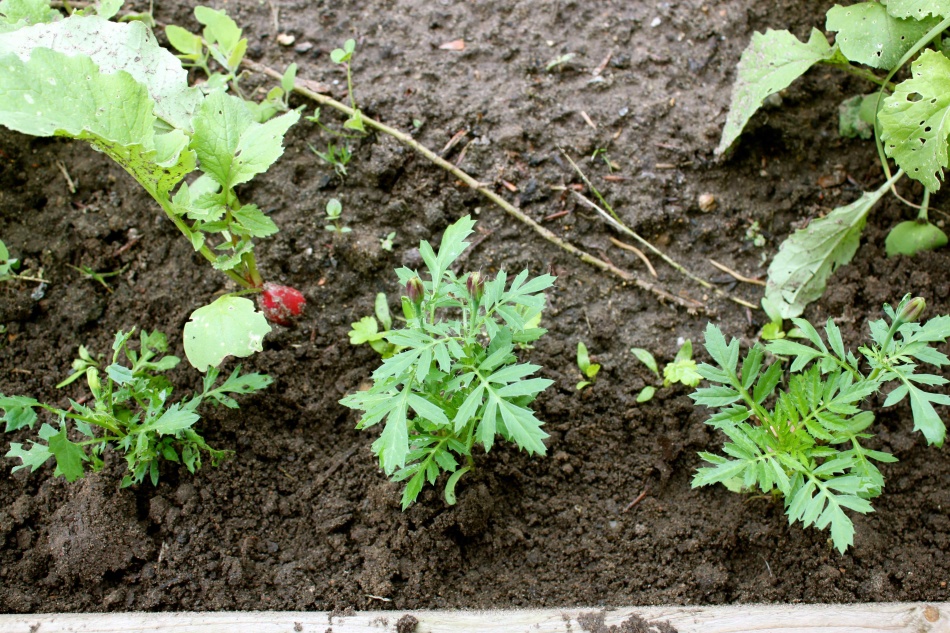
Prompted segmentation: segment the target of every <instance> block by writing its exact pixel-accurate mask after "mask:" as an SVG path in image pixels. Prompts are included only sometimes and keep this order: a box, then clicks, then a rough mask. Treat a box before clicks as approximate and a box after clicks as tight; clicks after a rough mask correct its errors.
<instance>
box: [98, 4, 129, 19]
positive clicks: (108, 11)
mask: <svg viewBox="0 0 950 633" xmlns="http://www.w3.org/2000/svg"><path fill="white" fill-rule="evenodd" d="M124 3H125V0H99V2H98V3H96V15H98V16H99V17H100V18H102V19H103V20H111V19H112V18H114V17H115V15H116V14H117V13H118V12H119V10H120V9H121V8H122V5H123V4H124Z"/></svg>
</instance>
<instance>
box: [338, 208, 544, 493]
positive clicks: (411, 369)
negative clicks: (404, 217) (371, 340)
mask: <svg viewBox="0 0 950 633" xmlns="http://www.w3.org/2000/svg"><path fill="white" fill-rule="evenodd" d="M474 225H475V222H474V221H473V220H471V219H470V218H468V217H465V218H462V219H461V220H459V221H457V222H456V223H455V224H453V225H451V226H449V227H448V228H447V229H446V230H445V233H444V234H443V236H442V243H441V245H440V246H439V250H438V253H436V252H435V251H434V250H433V248H432V247H431V246H430V245H429V243H428V242H425V241H423V242H422V243H421V244H420V245H419V252H420V253H421V254H422V259H423V261H424V262H425V264H426V267H427V269H428V272H429V280H428V281H423V280H422V279H421V278H420V276H419V274H418V273H417V272H416V271H414V270H409V269H407V268H400V269H398V270H397V271H396V274H397V275H398V276H399V281H400V282H401V283H402V284H404V285H405V288H406V296H404V297H403V301H402V303H403V312H404V313H405V315H406V319H407V320H406V327H405V328H404V329H400V330H392V331H389V332H388V333H386V334H385V335H384V339H385V340H386V341H388V342H389V343H391V344H393V345H397V346H401V347H402V348H403V349H402V351H400V352H399V353H396V354H394V355H393V356H392V357H390V358H387V359H384V360H383V363H382V365H381V366H380V367H379V368H378V369H377V370H376V371H375V372H373V381H374V382H373V386H372V387H371V388H370V389H368V390H366V391H359V392H356V393H353V394H351V395H348V396H346V397H345V398H343V400H341V401H340V403H341V404H343V405H345V406H347V407H350V408H352V409H358V410H360V411H362V412H363V415H362V417H361V418H360V421H359V423H358V424H357V428H361V429H366V428H370V427H372V426H375V425H377V424H380V423H382V422H383V421H384V420H385V421H386V423H385V428H384V430H383V432H382V435H380V437H379V439H378V440H376V441H375V442H374V443H373V451H374V452H375V453H376V455H377V456H378V457H379V463H380V466H381V467H382V468H383V470H384V471H385V472H386V474H387V475H391V476H392V478H393V480H394V481H405V482H406V487H405V490H404V491H403V495H402V506H403V509H405V508H407V507H408V506H409V505H410V504H411V503H412V502H413V501H415V499H416V498H417V497H418V496H419V493H420V492H421V490H422V488H423V486H424V485H425V483H426V482H428V483H429V484H432V485H435V483H436V482H437V480H438V479H439V475H440V474H441V473H443V472H447V473H451V475H450V476H449V477H448V478H447V479H446V481H445V500H446V502H447V503H449V504H453V503H455V487H456V484H457V483H458V481H459V478H461V477H462V476H463V475H464V474H465V473H467V472H470V471H471V470H472V469H473V468H474V467H475V461H474V458H473V457H472V450H473V448H474V446H475V445H476V444H480V445H481V446H482V447H483V448H484V450H485V451H486V452H487V451H488V450H490V449H491V447H492V445H493V444H494V442H495V436H496V435H498V434H500V435H501V436H502V437H503V438H505V439H506V440H508V441H511V442H514V443H515V444H517V445H518V447H520V448H522V449H524V450H526V451H528V452H529V453H532V454H544V453H545V451H546V448H545V446H544V443H543V440H544V438H546V437H547V433H545V432H544V431H543V430H542V429H541V426H542V422H541V421H539V420H538V419H537V418H535V417H534V414H533V413H532V411H531V410H530V409H529V408H528V405H529V404H530V403H531V402H532V401H533V400H534V399H535V398H536V397H537V395H538V394H539V393H540V392H541V391H543V390H544V389H545V388H547V387H548V386H549V385H551V384H552V381H551V380H548V379H545V378H528V376H530V375H531V374H533V373H535V372H536V371H538V370H539V369H541V368H540V367H539V366H537V365H531V364H520V363H518V360H517V358H516V356H515V353H514V350H515V345H516V344H517V343H524V342H531V341H534V340H537V339H538V338H539V337H540V336H541V335H542V334H544V332H545V331H544V330H543V329H541V328H528V327H527V322H528V321H530V320H531V319H532V318H533V317H534V316H535V315H536V314H538V313H540V312H541V310H542V309H543V307H544V301H545V300H544V290H546V289H547V288H548V287H550V286H551V285H552V284H553V283H554V277H552V276H550V275H542V276H540V277H535V278H533V279H529V278H528V271H523V272H521V273H519V274H518V275H517V276H515V277H514V278H513V279H511V280H510V281H509V280H508V275H507V274H506V273H505V272H503V271H502V272H499V273H498V275H497V276H496V277H495V278H494V279H492V280H490V281H488V280H485V279H484V278H483V277H482V276H481V275H480V274H479V273H467V274H465V275H463V276H462V277H457V276H456V275H455V273H454V272H452V263H453V262H454V261H455V260H456V259H457V258H458V257H459V256H460V255H461V254H462V252H463V251H464V250H465V249H466V248H467V247H468V246H469V242H467V241H465V240H466V238H467V237H468V236H470V235H471V234H472V229H473V227H474ZM459 459H461V460H463V462H462V463H460V461H459Z"/></svg>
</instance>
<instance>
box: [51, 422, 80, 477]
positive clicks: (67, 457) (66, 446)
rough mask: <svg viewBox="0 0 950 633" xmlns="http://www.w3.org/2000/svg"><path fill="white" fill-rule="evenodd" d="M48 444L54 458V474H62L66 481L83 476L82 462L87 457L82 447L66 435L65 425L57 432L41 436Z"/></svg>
mask: <svg viewBox="0 0 950 633" xmlns="http://www.w3.org/2000/svg"><path fill="white" fill-rule="evenodd" d="M43 439H45V440H46V442H47V444H48V445H49V451H50V453H52V454H53V457H55V458H56V470H54V471H53V474H54V475H55V476H58V475H62V476H63V477H65V478H66V481H70V482H71V481H76V480H77V479H79V478H81V477H82V476H83V466H82V464H83V462H85V461H88V460H89V457H88V456H87V455H86V453H85V452H84V451H83V449H82V447H81V446H79V445H78V444H74V443H73V442H70V441H69V438H67V437H66V427H62V428H61V429H60V430H59V433H56V434H55V435H49V436H48V437H45V438H43Z"/></svg>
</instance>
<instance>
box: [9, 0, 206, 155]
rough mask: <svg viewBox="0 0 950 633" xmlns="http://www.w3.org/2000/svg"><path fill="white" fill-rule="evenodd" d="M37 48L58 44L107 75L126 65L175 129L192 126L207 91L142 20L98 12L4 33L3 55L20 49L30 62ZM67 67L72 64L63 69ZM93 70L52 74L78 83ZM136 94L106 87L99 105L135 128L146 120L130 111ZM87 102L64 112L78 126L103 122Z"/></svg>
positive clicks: (62, 84)
mask: <svg viewBox="0 0 950 633" xmlns="http://www.w3.org/2000/svg"><path fill="white" fill-rule="evenodd" d="M37 48H45V49H52V50H54V51H56V52H59V53H63V54H65V55H67V56H69V57H70V58H76V57H88V58H90V59H91V60H92V61H93V62H94V63H95V64H96V65H97V66H98V67H99V69H100V72H101V73H102V74H103V75H109V76H112V77H114V78H118V76H119V73H118V71H120V70H124V71H125V72H127V73H129V75H131V78H132V79H134V80H135V81H136V82H137V83H138V84H141V85H142V86H144V87H145V89H146V90H147V91H148V94H149V95H150V96H151V98H152V100H153V101H154V108H155V116H156V117H158V118H159V119H162V120H164V121H166V122H167V123H169V124H170V125H171V126H172V127H174V128H177V129H180V130H186V131H188V130H190V129H191V126H190V122H191V118H192V116H193V114H194V111H195V108H196V107H197V105H198V101H199V100H200V99H201V93H200V91H199V90H198V89H196V88H192V87H189V85H188V73H187V72H186V71H185V70H184V69H183V68H182V67H181V62H180V61H179V60H178V58H176V57H175V56H174V55H172V54H171V53H170V52H169V51H167V50H166V49H164V48H162V47H161V46H159V45H158V42H157V41H156V40H155V37H154V36H153V35H152V33H151V31H149V29H148V28H147V27H146V26H145V25H144V24H142V23H141V22H130V23H125V24H119V23H116V22H109V21H107V20H103V19H102V18H100V17H95V16H86V17H81V16H72V17H69V18H66V19H65V20H61V21H59V22H54V23H52V24H38V25H36V26H33V27H29V28H25V29H19V30H17V31H13V32H10V33H5V34H2V35H0V56H2V55H4V54H6V53H14V54H16V55H17V56H18V57H19V58H20V59H21V60H22V61H26V60H27V59H30V57H31V55H32V53H33V51H34V49H37ZM66 70H69V69H61V71H66ZM88 74H89V73H88V70H87V72H86V73H85V74H83V75H78V74H72V75H63V74H62V72H60V73H56V74H55V75H52V76H53V78H54V79H55V78H56V76H57V75H58V76H68V77H70V78H71V79H72V80H73V83H76V84H81V83H83V82H79V81H76V79H77V77H85V76H87V75H88ZM49 76H50V75H49V72H48V71H47V76H41V77H40V76H38V77H35V79H34V82H33V83H40V79H41V78H42V81H43V82H46V83H48V82H49ZM27 85H30V84H27ZM120 85H121V84H120ZM30 87H32V88H34V89H36V88H38V87H37V86H30ZM50 88H51V90H49V91H47V92H54V93H55V91H56V90H64V89H66V88H78V86H75V87H70V86H68V83H67V82H65V81H63V82H57V84H55V85H53V84H50ZM100 92H102V91H100ZM130 96H131V93H130V95H128V96H127V95H126V93H125V92H121V93H120V92H115V91H114V89H113V90H112V91H105V92H102V94H100V95H99V99H98V101H100V102H101V103H100V104H97V105H98V107H102V106H105V107H106V110H107V115H108V116H110V117H116V118H118V117H123V118H127V123H125V127H134V125H130V124H132V123H133V122H134V123H135V124H140V123H141V121H140V119H141V115H139V114H135V109H133V110H131V111H128V112H127V111H126V108H127V106H128V105H129V102H128V101H127V100H128V99H129V98H130ZM84 101H85V102H84V103H82V106H83V107H82V108H80V109H78V110H73V109H71V108H70V109H64V111H63V113H62V114H61V116H62V115H72V118H73V119H74V125H75V124H76V123H77V122H78V121H83V122H85V123H87V124H91V123H98V122H99V118H100V117H101V114H102V111H100V110H98V109H97V107H93V106H92V104H91V103H90V102H89V101H88V100H84ZM36 103H37V104H38V105H43V104H44V103H49V104H52V103H56V102H55V101H53V100H51V99H50V100H47V101H45V102H44V101H37V102H36ZM132 103H135V102H134V101H133V102H132ZM136 108H137V106H136ZM108 111H112V112H108ZM87 112H88V114H87ZM53 115H54V113H53V112H51V111H48V112H46V113H45V116H53ZM64 129H67V128H64ZM37 136H40V135H39V134H37ZM44 136H45V135H44Z"/></svg>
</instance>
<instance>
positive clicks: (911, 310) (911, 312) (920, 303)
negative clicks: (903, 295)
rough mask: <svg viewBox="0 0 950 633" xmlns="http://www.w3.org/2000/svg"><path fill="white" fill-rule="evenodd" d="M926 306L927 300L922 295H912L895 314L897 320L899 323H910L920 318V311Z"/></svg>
mask: <svg viewBox="0 0 950 633" xmlns="http://www.w3.org/2000/svg"><path fill="white" fill-rule="evenodd" d="M926 307H927V302H926V301H924V298H923V297H914V298H913V299H911V300H910V301H908V302H907V303H906V304H905V305H904V308H903V309H902V310H901V311H900V312H899V313H898V314H897V320H898V321H900V322H901V323H911V322H913V321H916V320H917V319H918V318H920V314H921V312H923V311H924V308H926Z"/></svg>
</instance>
